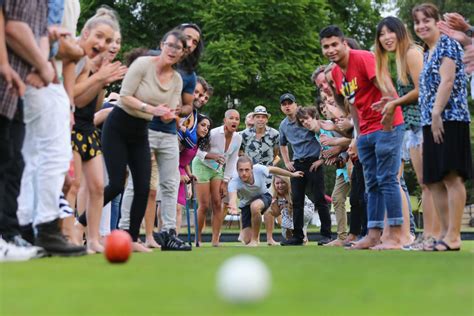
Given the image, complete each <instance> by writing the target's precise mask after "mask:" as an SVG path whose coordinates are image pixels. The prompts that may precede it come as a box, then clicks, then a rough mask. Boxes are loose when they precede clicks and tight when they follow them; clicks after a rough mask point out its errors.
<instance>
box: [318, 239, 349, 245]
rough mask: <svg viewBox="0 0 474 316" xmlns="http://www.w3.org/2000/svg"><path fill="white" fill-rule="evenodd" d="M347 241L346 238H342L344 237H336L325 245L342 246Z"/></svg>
mask: <svg viewBox="0 0 474 316" xmlns="http://www.w3.org/2000/svg"><path fill="white" fill-rule="evenodd" d="M345 243H346V241H345V240H342V239H334V240H333V241H331V242H328V243H327V244H324V245H323V246H324V247H342V246H344V245H345Z"/></svg>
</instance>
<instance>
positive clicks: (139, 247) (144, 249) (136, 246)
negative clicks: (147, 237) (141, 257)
mask: <svg viewBox="0 0 474 316" xmlns="http://www.w3.org/2000/svg"><path fill="white" fill-rule="evenodd" d="M132 250H133V252H152V251H153V250H151V249H149V248H147V247H145V246H144V245H143V244H141V243H139V242H133V243H132Z"/></svg>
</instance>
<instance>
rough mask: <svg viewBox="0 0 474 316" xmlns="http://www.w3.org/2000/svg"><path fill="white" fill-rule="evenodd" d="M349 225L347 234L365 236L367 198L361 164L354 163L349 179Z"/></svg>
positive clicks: (357, 161)
mask: <svg viewBox="0 0 474 316" xmlns="http://www.w3.org/2000/svg"><path fill="white" fill-rule="evenodd" d="M350 202H351V225H350V229H349V233H350V234H353V235H356V236H359V235H361V236H365V235H366V234H367V198H366V194H365V180H364V172H363V170H362V164H361V163H360V161H359V160H356V161H354V167H353V168H352V177H351V194H350Z"/></svg>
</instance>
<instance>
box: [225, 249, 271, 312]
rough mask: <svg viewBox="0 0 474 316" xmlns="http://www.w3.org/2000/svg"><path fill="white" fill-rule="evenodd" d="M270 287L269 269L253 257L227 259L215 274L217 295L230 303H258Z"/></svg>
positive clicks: (243, 256) (239, 256)
mask: <svg viewBox="0 0 474 316" xmlns="http://www.w3.org/2000/svg"><path fill="white" fill-rule="evenodd" d="M270 287H271V274H270V271H269V269H268V268H267V266H266V265H265V263H263V262H262V260H260V259H258V258H257V257H254V256H250V255H238V256H235V257H232V258H230V259H227V260H226V261H225V262H224V264H223V265H222V266H221V268H220V269H219V271H218V273H217V293H218V295H219V296H220V297H222V298H223V299H224V300H226V301H227V302H230V303H236V304H239V303H253V302H258V301H260V300H262V299H264V298H265V297H266V296H267V295H268V293H269V291H270Z"/></svg>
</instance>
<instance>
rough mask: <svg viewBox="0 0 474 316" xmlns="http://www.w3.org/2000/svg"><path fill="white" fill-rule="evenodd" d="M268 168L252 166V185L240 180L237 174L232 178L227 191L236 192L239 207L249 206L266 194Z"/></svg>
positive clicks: (257, 165)
mask: <svg viewBox="0 0 474 316" xmlns="http://www.w3.org/2000/svg"><path fill="white" fill-rule="evenodd" d="M269 175H270V174H269V172H268V168H267V167H265V166H263V165H259V164H256V165H254V166H253V180H254V181H253V184H250V183H246V182H243V181H242V180H240V178H239V175H238V173H237V172H235V173H234V175H233V176H232V180H230V182H229V186H228V191H229V192H237V195H238V197H239V199H240V204H239V207H244V206H247V205H249V204H250V202H251V201H252V200H254V199H255V198H256V197H258V196H260V195H262V194H265V193H267V192H268V189H267V177H269Z"/></svg>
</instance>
